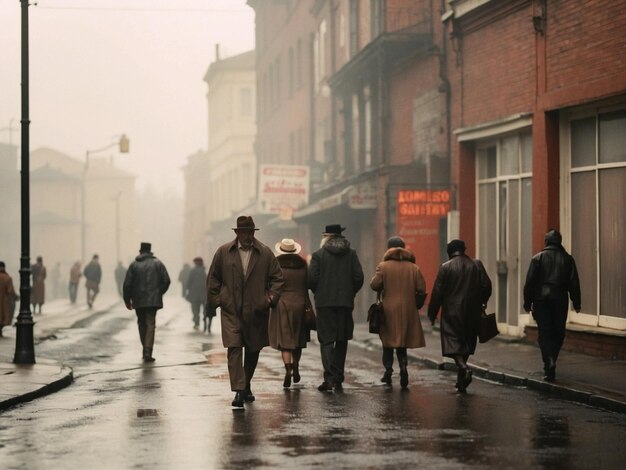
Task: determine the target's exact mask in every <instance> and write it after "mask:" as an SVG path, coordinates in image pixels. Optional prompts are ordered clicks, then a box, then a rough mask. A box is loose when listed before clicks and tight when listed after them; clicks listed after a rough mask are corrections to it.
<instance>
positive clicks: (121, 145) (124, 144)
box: [80, 134, 130, 263]
mask: <svg viewBox="0 0 626 470" xmlns="http://www.w3.org/2000/svg"><path fill="white" fill-rule="evenodd" d="M115 146H118V149H119V151H120V153H128V151H129V146H130V141H129V140H128V137H126V134H122V136H121V137H120V140H119V141H118V142H112V143H110V144H109V145H106V146H104V147H102V148H99V149H95V150H87V151H85V168H84V170H83V181H82V194H81V198H80V200H81V204H80V232H81V234H80V254H81V258H82V260H83V262H84V263H85V262H87V259H86V255H87V253H86V249H87V246H86V243H87V242H86V240H87V222H86V213H85V211H86V209H85V207H86V205H85V198H86V195H87V191H86V186H87V170H88V169H89V156H90V155H91V154H92V153H97V152H104V151H105V150H108V149H110V148H113V147H115Z"/></svg>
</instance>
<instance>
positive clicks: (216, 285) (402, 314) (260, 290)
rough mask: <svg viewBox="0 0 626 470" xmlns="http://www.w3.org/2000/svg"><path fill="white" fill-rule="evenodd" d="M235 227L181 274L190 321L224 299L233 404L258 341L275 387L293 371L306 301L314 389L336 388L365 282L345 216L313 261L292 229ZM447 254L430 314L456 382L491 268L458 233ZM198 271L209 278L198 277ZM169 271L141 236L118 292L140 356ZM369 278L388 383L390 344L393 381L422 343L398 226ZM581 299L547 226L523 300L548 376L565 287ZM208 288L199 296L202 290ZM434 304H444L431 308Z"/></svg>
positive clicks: (247, 220) (246, 381) (560, 330)
mask: <svg viewBox="0 0 626 470" xmlns="http://www.w3.org/2000/svg"><path fill="white" fill-rule="evenodd" d="M233 230H234V232H235V239H234V240H233V241H230V242H228V243H226V244H224V245H222V246H221V247H219V248H218V249H217V251H216V252H215V255H214V257H213V260H212V263H211V266H210V268H209V272H208V275H207V274H206V271H205V269H204V263H203V260H202V259H201V258H199V257H198V258H195V259H194V268H192V269H190V270H189V274H188V276H187V277H186V279H185V284H184V290H183V294H184V295H185V297H186V298H187V300H189V301H190V302H191V304H192V312H193V321H194V327H196V328H197V327H198V324H199V315H200V311H201V308H202V307H203V306H205V307H206V308H207V309H212V310H213V311H215V309H217V308H220V312H221V330H222V331H221V333H222V342H223V345H224V347H226V348H227V362H228V372H229V378H230V387H231V390H232V391H233V392H235V397H234V399H233V401H232V403H231V404H232V406H233V407H236V408H242V407H243V406H244V403H246V402H252V401H254V400H255V399H256V397H255V395H254V394H253V392H252V386H251V383H252V379H253V377H254V373H255V370H256V366H257V363H258V360H259V354H260V351H261V350H262V349H263V348H264V347H266V346H271V347H272V348H274V349H276V350H278V351H280V352H281V357H282V360H283V363H284V367H285V376H284V380H283V387H284V388H289V387H290V386H291V384H292V382H294V383H297V382H299V381H300V380H301V376H300V370H299V363H300V359H301V356H302V350H303V349H304V348H306V345H307V342H308V341H309V340H310V329H309V327H308V326H307V325H306V324H305V313H306V311H307V310H309V309H313V305H312V303H311V301H310V298H309V290H310V291H311V292H312V293H313V298H314V304H315V310H316V311H317V315H316V329H317V339H318V341H319V344H320V353H321V361H322V368H323V382H322V383H321V384H320V385H319V386H318V390H319V391H322V392H328V391H332V390H336V391H341V390H342V389H343V382H344V380H345V361H346V355H347V350H348V341H349V340H350V339H352V336H353V330H354V321H353V317H352V312H353V309H354V299H355V296H356V294H357V292H358V291H359V290H360V289H361V287H362V286H363V282H364V275H363V270H362V266H361V263H360V261H359V258H358V255H357V253H356V251H355V250H354V249H353V248H351V246H350V242H349V241H348V240H347V239H346V238H345V237H344V236H343V232H344V230H345V227H342V226H341V225H339V224H333V225H327V226H326V227H325V230H324V232H323V233H322V241H321V246H320V248H319V249H318V250H317V251H315V252H314V253H313V254H312V256H311V259H310V264H308V265H307V262H306V260H305V259H304V258H302V257H301V256H300V252H301V250H302V247H301V245H300V244H299V243H297V242H295V241H294V240H292V239H283V240H281V241H280V242H278V243H276V245H275V246H274V251H272V250H271V249H270V248H269V247H268V246H266V245H265V244H263V243H261V242H260V241H259V240H257V239H256V237H255V233H256V231H258V230H259V229H258V228H256V226H255V224H254V221H253V219H252V217H250V216H240V217H238V218H237V226H236V227H234V228H233ZM447 254H448V257H449V260H448V261H446V262H445V263H443V264H442V265H441V266H440V268H439V271H438V273H437V277H436V279H435V281H434V284H433V288H432V292H431V297H430V301H429V304H428V318H429V319H430V321H431V322H432V323H433V324H434V323H435V321H436V319H437V317H438V316H439V318H440V323H441V328H440V330H441V335H440V336H441V349H442V354H443V356H445V357H449V358H451V359H453V360H454V362H455V364H456V366H457V369H458V374H457V382H456V384H455V386H456V388H457V389H458V391H459V392H465V391H466V389H467V387H468V385H469V384H470V383H471V382H472V371H471V369H470V368H469V366H468V363H467V361H468V358H469V356H470V355H472V354H474V352H475V349H476V344H477V336H478V332H479V328H480V320H481V314H482V312H483V311H484V310H485V308H486V304H487V302H488V300H489V298H490V296H491V291H492V286H491V280H490V279H489V276H488V275H487V272H486V270H485V268H484V266H483V264H482V263H481V262H480V260H476V259H472V258H470V257H469V256H468V255H467V254H466V246H465V242H464V241H463V240H452V241H451V242H449V243H448V245H447ZM205 275H206V287H205V289H203V288H202V287H201V286H200V284H201V283H200V282H199V281H200V280H202V279H203V278H204V277H205ZM169 284H170V279H169V276H168V274H167V270H166V269H165V266H164V265H163V263H161V262H160V261H159V260H158V259H156V258H155V257H154V255H153V254H152V252H151V245H150V244H149V243H142V244H141V247H140V254H139V256H137V258H136V259H135V261H133V263H132V264H131V265H130V267H129V268H128V271H127V273H126V277H125V281H124V301H125V303H126V307H127V308H128V309H135V311H136V314H137V318H138V327H139V335H140V339H141V342H142V346H143V359H144V361H145V362H152V361H154V357H153V356H152V351H153V344H154V330H155V317H156V311H157V310H158V309H160V308H162V307H163V301H162V296H163V294H164V293H165V292H166V291H167V289H168V287H169ZM370 287H371V288H372V289H373V290H374V291H376V292H378V293H379V295H380V297H381V299H382V303H383V305H384V311H385V318H386V321H385V322H384V324H383V325H382V326H381V329H380V338H381V342H382V346H383V357H382V362H383V366H384V374H383V377H382V378H381V382H383V383H385V384H387V385H391V383H392V375H393V357H394V351H395V354H396V356H397V360H398V366H399V369H400V385H401V387H402V388H407V386H408V382H409V375H408V359H407V348H419V347H423V346H424V345H425V339H424V333H423V330H422V325H421V322H420V317H419V308H420V307H421V306H422V304H423V303H424V298H425V297H426V281H425V279H424V277H423V275H422V273H421V271H420V269H419V266H418V265H417V264H416V260H415V256H414V255H413V253H411V251H409V250H408V249H406V246H405V243H404V241H403V240H402V238H400V237H397V236H394V237H391V238H390V239H389V240H388V243H387V251H386V252H385V254H384V256H383V260H382V261H381V262H380V263H379V264H378V266H377V267H376V272H375V274H374V276H373V278H372V279H371V281H370ZM568 293H569V294H570V296H571V298H572V301H573V303H574V308H575V309H576V310H577V311H579V310H580V286H579V282H578V274H577V272H576V265H575V263H574V260H573V258H572V257H571V256H570V255H569V254H568V253H567V252H566V251H565V249H564V248H563V247H562V245H561V236H560V234H559V233H558V232H557V231H555V230H551V231H549V232H548V234H547V235H546V247H545V249H544V250H543V251H542V252H541V253H539V254H537V255H535V256H534V257H533V259H532V261H531V264H530V267H529V271H528V276H527V280H526V285H525V287H524V308H525V309H526V310H527V311H532V312H533V316H534V318H535V319H536V320H537V323H538V325H539V343H540V346H541V351H542V356H543V359H544V363H545V372H546V376H545V378H546V380H554V374H555V365H556V359H557V357H558V353H559V350H560V347H561V345H562V341H563V334H564V327H565V319H566V316H567V295H568ZM205 294H206V300H207V303H206V305H205V303H204V298H203V296H204V295H205ZM440 311H441V315H439V312H440Z"/></svg>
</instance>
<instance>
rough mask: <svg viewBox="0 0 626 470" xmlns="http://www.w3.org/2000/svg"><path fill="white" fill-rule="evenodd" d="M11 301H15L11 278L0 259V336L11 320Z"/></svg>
mask: <svg viewBox="0 0 626 470" xmlns="http://www.w3.org/2000/svg"><path fill="white" fill-rule="evenodd" d="M13 302H15V289H14V288H13V279H11V276H9V274H8V273H7V272H6V266H5V264H4V261H0V336H2V329H3V328H4V327H5V326H10V325H11V321H12V320H13V315H12V310H13Z"/></svg>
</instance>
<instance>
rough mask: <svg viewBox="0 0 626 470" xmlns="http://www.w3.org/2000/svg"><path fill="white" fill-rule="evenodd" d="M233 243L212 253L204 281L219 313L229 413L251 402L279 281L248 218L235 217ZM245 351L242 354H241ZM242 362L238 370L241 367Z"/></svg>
mask: <svg viewBox="0 0 626 470" xmlns="http://www.w3.org/2000/svg"><path fill="white" fill-rule="evenodd" d="M233 230H234V231H235V234H236V235H237V238H235V240H233V241H232V242H229V243H226V244H225V245H222V246H221V247H219V248H218V249H217V251H216V252H215V255H214V257H213V262H212V263H211V267H210V268H209V274H208V276H207V301H208V304H209V306H210V307H211V308H217V307H219V308H220V312H221V313H220V315H221V316H220V318H221V323H222V343H223V344H224V347H225V348H227V350H228V353H227V354H228V374H229V376H230V386H231V390H232V391H234V392H236V393H235V398H234V400H233V402H232V406H233V407H237V408H241V407H243V404H244V401H247V402H251V401H254V400H255V396H254V395H253V394H252V391H251V387H250V383H251V381H252V377H253V375H254V371H255V369H256V365H257V362H258V360H259V353H260V351H261V349H263V347H265V346H267V345H269V338H268V333H267V326H268V317H269V309H270V306H276V304H277V302H278V300H279V298H280V294H281V292H282V290H283V284H284V281H283V275H282V271H281V269H280V266H279V264H278V261H277V260H276V257H275V256H274V253H273V252H272V250H271V249H270V248H268V247H267V246H265V245H264V244H263V243H261V242H260V241H258V240H256V239H255V238H254V232H255V231H256V230H258V229H257V228H255V226H254V221H253V220H252V217H250V216H239V217H238V218H237V227H235V228H233ZM244 349H245V354H244ZM242 361H243V365H242Z"/></svg>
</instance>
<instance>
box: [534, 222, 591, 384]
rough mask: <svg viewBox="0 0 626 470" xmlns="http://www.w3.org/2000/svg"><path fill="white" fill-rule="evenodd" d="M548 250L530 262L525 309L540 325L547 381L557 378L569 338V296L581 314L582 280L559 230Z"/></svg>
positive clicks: (551, 236) (553, 233)
mask: <svg viewBox="0 0 626 470" xmlns="http://www.w3.org/2000/svg"><path fill="white" fill-rule="evenodd" d="M544 243H545V247H544V249H543V250H542V251H541V252H539V253H537V254H536V255H535V256H533V258H532V259H531V260H530V266H528V273H527V274H526V282H525V284H524V310H525V311H527V312H530V311H532V314H533V318H534V319H535V321H536V322H537V330H538V336H539V338H538V339H539V348H540V349H541V357H542V359H543V370H544V377H543V378H544V380H546V381H548V382H551V381H553V380H554V379H555V376H556V360H557V358H558V357H559V352H560V351H561V346H562V345H563V340H564V339H565V323H566V322H567V314H568V310H569V308H568V303H569V302H568V298H567V296H568V293H569V297H570V298H571V299H572V304H573V306H574V310H575V311H576V312H580V280H579V279H578V270H577V269H576V262H575V261H574V258H573V257H572V256H571V255H570V254H569V253H568V252H567V251H566V250H565V248H563V245H562V244H561V243H562V237H561V234H560V233H559V231H558V230H553V229H552V230H549V231H548V233H546V235H545V237H544Z"/></svg>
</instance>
